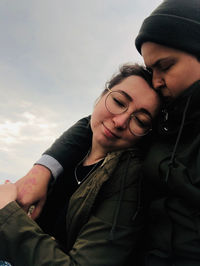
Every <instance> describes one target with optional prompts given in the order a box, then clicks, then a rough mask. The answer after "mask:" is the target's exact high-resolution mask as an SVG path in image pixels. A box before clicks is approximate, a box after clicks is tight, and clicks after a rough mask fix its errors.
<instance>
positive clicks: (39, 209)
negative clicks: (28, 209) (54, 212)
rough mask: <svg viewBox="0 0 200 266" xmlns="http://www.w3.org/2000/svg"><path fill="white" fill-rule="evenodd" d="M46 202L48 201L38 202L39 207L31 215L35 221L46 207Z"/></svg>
mask: <svg viewBox="0 0 200 266" xmlns="http://www.w3.org/2000/svg"><path fill="white" fill-rule="evenodd" d="M45 202H46V199H43V200H40V201H38V203H37V205H35V208H34V211H33V212H32V214H31V218H32V219H33V220H35V219H37V218H38V217H39V215H40V213H41V211H42V209H43V207H44V204H45Z"/></svg>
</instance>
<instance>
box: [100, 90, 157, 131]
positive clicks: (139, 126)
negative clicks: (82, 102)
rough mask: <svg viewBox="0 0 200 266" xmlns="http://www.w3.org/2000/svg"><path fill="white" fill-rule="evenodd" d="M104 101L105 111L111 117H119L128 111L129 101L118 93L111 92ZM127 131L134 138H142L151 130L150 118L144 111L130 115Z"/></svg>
mask: <svg viewBox="0 0 200 266" xmlns="http://www.w3.org/2000/svg"><path fill="white" fill-rule="evenodd" d="M108 91H109V93H108V95H107V96H106V99H105V106H106V109H107V110H108V111H109V112H110V113H111V114H113V115H120V114H123V113H125V112H126V111H127V110H128V107H129V102H130V100H129V99H128V97H127V96H126V95H125V94H123V93H122V92H120V91H112V90H110V89H108ZM129 130H130V132H131V133H132V134H133V135H135V136H144V135H146V134H148V133H149V132H150V131H151V130H152V118H151V116H150V115H149V114H148V113H146V112H145V111H144V110H138V111H136V112H134V113H132V114H131V116H130V120H129Z"/></svg>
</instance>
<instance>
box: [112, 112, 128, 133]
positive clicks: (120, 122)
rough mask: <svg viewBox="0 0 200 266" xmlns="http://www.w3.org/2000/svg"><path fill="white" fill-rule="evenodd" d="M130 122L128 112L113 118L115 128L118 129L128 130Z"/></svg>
mask: <svg viewBox="0 0 200 266" xmlns="http://www.w3.org/2000/svg"><path fill="white" fill-rule="evenodd" d="M129 120H130V114H128V113H127V112H125V113H122V114H118V115H115V116H114V117H113V121H114V124H115V127H116V128H118V129H126V128H127V127H128V123H129Z"/></svg>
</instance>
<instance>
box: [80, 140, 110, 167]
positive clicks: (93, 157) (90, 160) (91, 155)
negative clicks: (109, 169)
mask: <svg viewBox="0 0 200 266" xmlns="http://www.w3.org/2000/svg"><path fill="white" fill-rule="evenodd" d="M106 155H107V152H105V151H104V150H103V149H101V147H97V145H93V144H92V147H91V150H90V151H89V152H88V154H87V156H86V158H85V160H84V161H83V165H85V166H86V165H92V164H95V163H98V162H99V161H101V160H102V159H104V158H105V157H106Z"/></svg>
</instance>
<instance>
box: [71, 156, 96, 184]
mask: <svg viewBox="0 0 200 266" xmlns="http://www.w3.org/2000/svg"><path fill="white" fill-rule="evenodd" d="M82 162H83V161H81V162H79V163H78V164H77V166H76V167H75V169H74V176H75V179H76V182H77V184H78V185H80V184H81V183H82V182H83V181H84V180H85V179H86V178H87V177H88V176H89V175H90V174H91V173H92V172H93V171H94V170H95V169H96V168H97V166H98V163H99V162H97V163H95V164H94V165H93V167H92V169H91V170H90V171H89V172H88V173H87V174H86V176H85V177H84V178H82V180H81V181H80V180H79V179H78V176H77V169H78V167H79V166H80V165H81V163H82Z"/></svg>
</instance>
